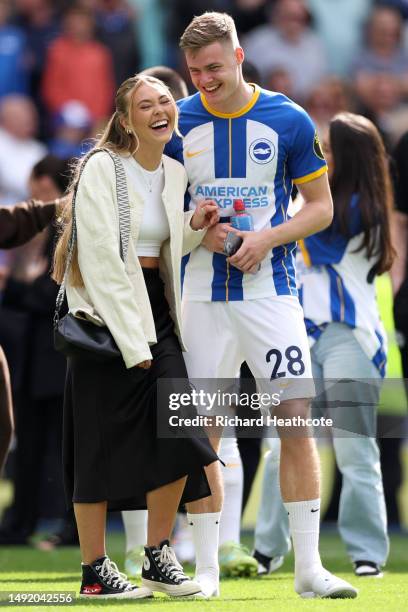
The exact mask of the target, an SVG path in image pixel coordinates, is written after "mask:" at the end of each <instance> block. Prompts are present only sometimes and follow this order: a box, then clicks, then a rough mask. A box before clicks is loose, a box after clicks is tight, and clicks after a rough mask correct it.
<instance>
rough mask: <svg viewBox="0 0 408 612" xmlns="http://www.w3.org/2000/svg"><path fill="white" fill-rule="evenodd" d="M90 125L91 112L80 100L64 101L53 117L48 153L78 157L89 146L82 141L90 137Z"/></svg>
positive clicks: (65, 157)
mask: <svg viewBox="0 0 408 612" xmlns="http://www.w3.org/2000/svg"><path fill="white" fill-rule="evenodd" d="M92 127H93V122H92V116H91V113H90V112H89V110H88V109H87V107H86V106H85V105H84V104H82V102H78V101H76V100H71V101H70V102H66V103H65V104H63V105H62V106H61V109H60V111H59V113H57V115H56V116H55V118H54V132H53V136H52V138H51V140H50V141H49V142H48V147H49V151H50V153H51V154H52V155H56V157H59V158H61V159H68V158H70V157H80V156H81V155H83V154H84V153H86V152H87V150H88V149H89V148H90V146H89V145H88V146H87V145H86V143H85V142H84V141H86V139H88V138H90V136H91V131H92Z"/></svg>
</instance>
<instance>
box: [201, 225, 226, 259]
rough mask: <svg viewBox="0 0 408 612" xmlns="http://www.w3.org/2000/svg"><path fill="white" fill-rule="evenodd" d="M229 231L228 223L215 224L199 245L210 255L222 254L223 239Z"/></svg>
mask: <svg viewBox="0 0 408 612" xmlns="http://www.w3.org/2000/svg"><path fill="white" fill-rule="evenodd" d="M231 230H232V227H231V225H230V224H229V223H217V224H216V225H214V226H213V227H212V228H211V229H209V230H208V231H207V233H206V235H205V236H204V238H203V241H202V243H201V244H202V245H203V246H205V248H206V249H208V250H209V251H211V252H212V253H224V242H225V238H226V237H227V234H228V232H230V231H231Z"/></svg>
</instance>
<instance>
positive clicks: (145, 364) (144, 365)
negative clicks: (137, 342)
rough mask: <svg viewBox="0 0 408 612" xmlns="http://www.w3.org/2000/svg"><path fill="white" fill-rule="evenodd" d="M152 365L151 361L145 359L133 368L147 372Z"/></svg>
mask: <svg viewBox="0 0 408 612" xmlns="http://www.w3.org/2000/svg"><path fill="white" fill-rule="evenodd" d="M151 365H152V360H151V359H146V360H145V361H141V362H140V363H137V364H136V365H135V368H142V370H148V369H149V368H150V366H151Z"/></svg>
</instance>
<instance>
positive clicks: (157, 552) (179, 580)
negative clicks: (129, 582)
mask: <svg viewBox="0 0 408 612" xmlns="http://www.w3.org/2000/svg"><path fill="white" fill-rule="evenodd" d="M142 583H143V584H144V586H145V587H148V588H149V589H151V590H152V591H160V592H161V593H167V595H172V596H173V597H181V596H183V595H194V594H195V593H199V592H200V591H201V587H200V585H199V584H198V583H197V582H194V581H193V580H191V579H190V578H189V577H188V576H186V575H185V573H184V571H183V568H182V567H181V565H180V563H179V562H178V561H177V558H176V555H175V553H174V550H173V549H172V548H170V544H169V541H168V540H163V542H160V544H159V546H146V547H145V558H144V561H143V569H142Z"/></svg>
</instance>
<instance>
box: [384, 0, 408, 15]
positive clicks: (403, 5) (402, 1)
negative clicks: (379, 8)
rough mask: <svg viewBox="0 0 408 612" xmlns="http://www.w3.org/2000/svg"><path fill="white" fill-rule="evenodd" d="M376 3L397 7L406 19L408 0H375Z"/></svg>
mask: <svg viewBox="0 0 408 612" xmlns="http://www.w3.org/2000/svg"><path fill="white" fill-rule="evenodd" d="M377 4H382V5H386V6H393V7H395V8H397V9H398V10H399V11H400V13H401V15H402V16H403V17H404V19H408V0H377Z"/></svg>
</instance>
